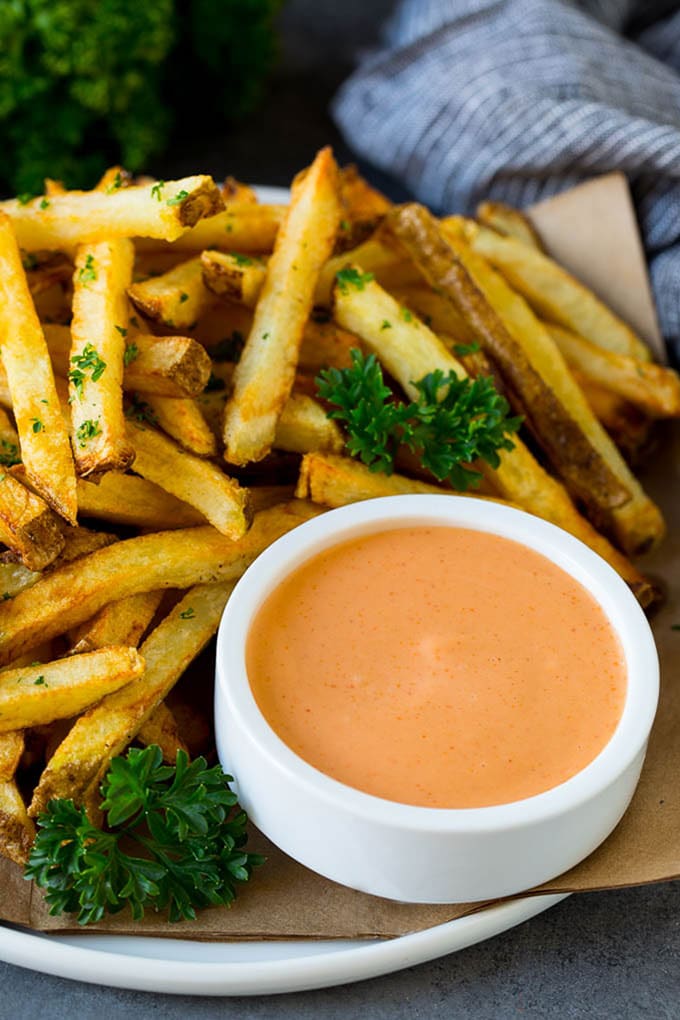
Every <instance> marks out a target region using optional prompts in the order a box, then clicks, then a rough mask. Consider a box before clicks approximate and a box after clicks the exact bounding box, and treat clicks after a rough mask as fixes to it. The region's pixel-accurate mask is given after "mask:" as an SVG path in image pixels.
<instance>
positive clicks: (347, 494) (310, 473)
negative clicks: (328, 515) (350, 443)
mask: <svg viewBox="0 0 680 1020" xmlns="http://www.w3.org/2000/svg"><path fill="white" fill-rule="evenodd" d="M412 493H429V494H432V495H438V496H451V495H453V493H452V492H451V490H450V489H444V488H442V487H440V486H438V485H430V484H429V483H427V482H421V481H417V480H416V479H415V478H407V477H406V475H400V474H392V475H385V474H382V472H380V471H371V470H370V468H368V467H366V465H365V464H361V463H359V461H357V460H352V458H351V457H340V456H338V455H337V454H335V453H321V452H319V453H307V454H305V456H304V457H303V458H302V463H301V464H300V475H299V478H298V483H297V487H296V489H295V495H296V496H297V498H298V499H311V500H312V502H313V503H320V504H321V505H322V506H328V507H339V506H345V505H346V504H347V503H358V502H360V501H361V500H364V499H378V498H379V497H381V496H403V495H406V494H412Z"/></svg>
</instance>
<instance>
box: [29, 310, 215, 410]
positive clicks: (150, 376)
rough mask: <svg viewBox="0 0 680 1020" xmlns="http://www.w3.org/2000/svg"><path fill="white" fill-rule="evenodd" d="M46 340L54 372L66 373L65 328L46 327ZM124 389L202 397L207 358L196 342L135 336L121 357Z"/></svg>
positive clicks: (183, 338) (68, 344)
mask: <svg viewBox="0 0 680 1020" xmlns="http://www.w3.org/2000/svg"><path fill="white" fill-rule="evenodd" d="M45 339H46V341H47V347H48V350H49V352H50V358H51V359H52V365H53V367H54V371H55V372H56V373H57V375H59V376H63V377H64V378H65V377H66V376H67V374H68V372H69V364H70V363H69V358H70V349H71V334H70V330H69V328H68V326H61V325H55V324H51V323H48V324H47V325H46V326H45ZM123 357H124V361H125V367H124V369H123V389H124V390H127V391H128V392H130V391H133V392H139V393H142V394H144V396H145V399H146V394H148V393H154V394H157V395H158V396H166V397H173V398H176V399H182V398H184V397H186V396H194V395H196V394H198V393H202V392H203V390H204V388H205V385H206V383H207V382H208V379H209V378H210V358H209V357H208V355H207V354H206V352H205V348H204V347H203V345H202V344H199V343H198V341H196V340H192V339H191V337H187V336H164V337H157V336H152V335H151V334H145V333H135V335H134V336H133V337H132V338H131V339H129V340H128V342H127V346H126V347H125V353H124V356H123Z"/></svg>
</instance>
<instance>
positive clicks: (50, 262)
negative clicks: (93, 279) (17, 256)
mask: <svg viewBox="0 0 680 1020" xmlns="http://www.w3.org/2000/svg"><path fill="white" fill-rule="evenodd" d="M23 265H24V269H25V270H26V279H27V280H28V289H29V290H30V292H31V296H32V297H33V298H36V297H37V296H38V295H39V294H43V293H44V292H45V291H47V290H50V289H51V288H52V287H54V285H55V284H62V283H67V282H69V281H70V279H71V276H72V275H73V263H72V262H71V260H70V259H69V258H68V257H67V256H66V255H64V254H63V253H62V252H57V251H48V252H34V253H33V254H31V255H27V256H25V257H24V259H23Z"/></svg>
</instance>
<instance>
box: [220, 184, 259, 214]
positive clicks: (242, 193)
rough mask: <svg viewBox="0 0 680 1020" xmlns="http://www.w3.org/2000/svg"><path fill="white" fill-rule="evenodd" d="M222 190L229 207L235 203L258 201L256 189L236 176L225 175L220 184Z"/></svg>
mask: <svg viewBox="0 0 680 1020" xmlns="http://www.w3.org/2000/svg"><path fill="white" fill-rule="evenodd" d="M220 191H221V192H222V198H223V199H224V204H225V206H227V207H228V206H229V205H232V204H234V203H240V202H245V203H249V204H254V203H256V202H257V195H256V193H255V191H254V190H253V189H252V188H251V187H250V186H249V185H248V184H243V183H242V182H241V181H237V180H236V178H235V177H225V179H224V180H223V181H222V183H221V184H220Z"/></svg>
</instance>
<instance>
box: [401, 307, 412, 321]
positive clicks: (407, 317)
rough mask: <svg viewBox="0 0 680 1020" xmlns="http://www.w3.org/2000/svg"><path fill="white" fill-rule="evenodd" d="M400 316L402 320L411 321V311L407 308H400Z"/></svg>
mask: <svg viewBox="0 0 680 1020" xmlns="http://www.w3.org/2000/svg"><path fill="white" fill-rule="evenodd" d="M401 317H402V319H403V320H404V322H413V312H412V311H410V309H408V308H402V309H401Z"/></svg>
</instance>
